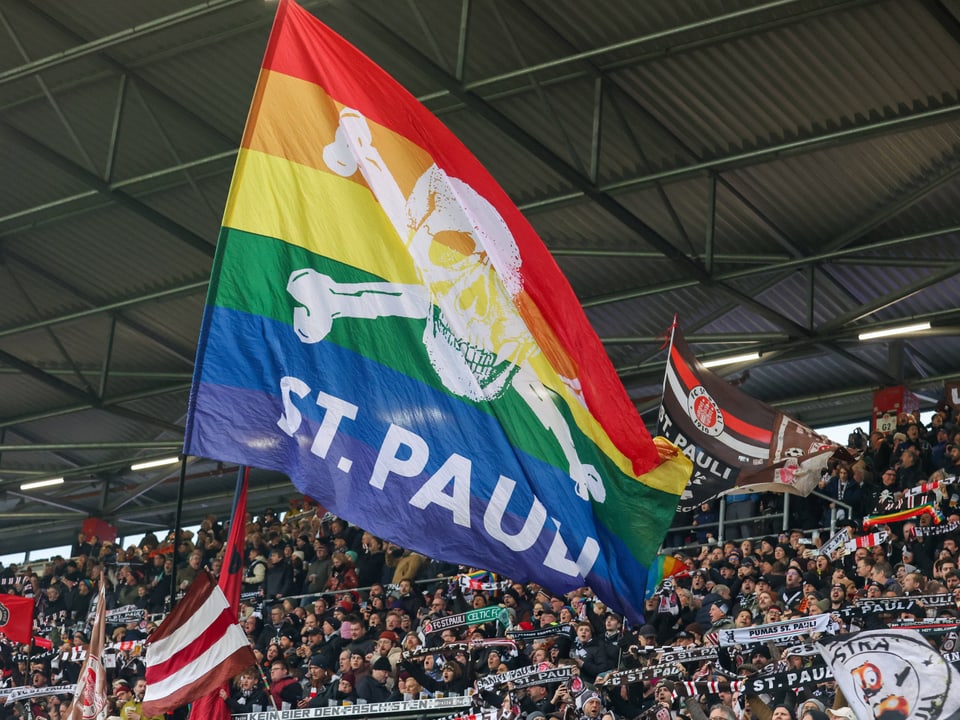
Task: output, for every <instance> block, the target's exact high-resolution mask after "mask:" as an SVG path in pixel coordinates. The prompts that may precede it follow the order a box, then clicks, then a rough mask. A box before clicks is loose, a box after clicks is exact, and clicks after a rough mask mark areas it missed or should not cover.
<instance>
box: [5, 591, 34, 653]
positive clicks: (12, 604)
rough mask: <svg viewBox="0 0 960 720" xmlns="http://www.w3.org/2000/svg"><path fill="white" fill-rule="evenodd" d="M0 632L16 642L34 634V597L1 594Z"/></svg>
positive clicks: (25, 641) (25, 639) (24, 641)
mask: <svg viewBox="0 0 960 720" xmlns="http://www.w3.org/2000/svg"><path fill="white" fill-rule="evenodd" d="M0 633H3V634H4V635H6V636H7V638H8V639H10V640H12V641H13V642H15V643H28V642H30V638H31V637H32V636H33V598H26V597H20V596H19V595H0Z"/></svg>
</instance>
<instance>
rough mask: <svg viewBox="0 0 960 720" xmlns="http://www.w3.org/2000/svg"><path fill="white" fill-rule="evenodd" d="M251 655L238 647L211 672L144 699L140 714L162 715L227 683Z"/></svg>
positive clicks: (145, 715)
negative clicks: (167, 693)
mask: <svg viewBox="0 0 960 720" xmlns="http://www.w3.org/2000/svg"><path fill="white" fill-rule="evenodd" d="M252 657H253V653H252V652H251V651H250V648H248V647H243V648H240V649H239V650H237V651H236V652H234V653H233V654H232V655H230V656H228V657H227V658H226V660H225V661H224V662H222V663H221V664H220V665H218V666H217V667H216V668H215V669H214V670H213V671H212V672H210V673H207V674H206V675H203V676H202V677H200V678H198V679H197V680H195V681H193V682H191V683H187V684H186V685H184V686H182V687H180V688H178V689H177V690H176V691H175V692H172V693H170V694H169V695H165V696H163V697H160V698H156V699H154V700H150V701H144V703H143V707H142V712H141V715H142V716H143V717H148V716H150V715H162V714H164V713H165V712H166V711H167V710H170V709H172V708H177V707H180V706H181V705H186V704H187V703H189V702H191V701H193V700H195V699H196V698H198V697H199V696H201V695H203V694H204V693H205V692H206V691H207V690H208V689H210V688H211V687H219V686H220V685H225V684H227V683H229V682H230V681H231V680H232V679H233V677H234V676H236V675H238V674H239V673H240V672H242V671H243V670H244V669H245V668H247V667H249V666H250V665H251V662H250V658H252Z"/></svg>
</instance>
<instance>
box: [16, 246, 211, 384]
mask: <svg viewBox="0 0 960 720" xmlns="http://www.w3.org/2000/svg"><path fill="white" fill-rule="evenodd" d="M0 253H2V255H3V257H5V258H7V259H11V260H13V261H15V262H16V263H18V264H20V265H23V266H24V267H26V268H27V269H29V270H30V271H31V272H32V273H34V274H36V275H38V276H40V277H42V278H43V279H44V280H46V281H47V282H49V283H51V284H53V285H55V286H57V287H59V288H60V289H62V290H65V291H66V292H69V293H70V294H72V295H73V296H74V297H76V298H78V299H79V300H80V301H81V302H83V303H84V304H86V305H90V306H91V307H99V308H108V306H109V305H112V303H108V304H107V305H105V306H101V305H98V301H96V300H94V299H92V298H90V297H88V296H87V295H86V293H84V292H83V291H81V290H80V289H79V288H77V287H76V286H75V285H73V284H72V283H68V282H67V281H65V280H63V279H62V278H60V277H57V276H56V275H54V274H53V273H51V272H50V271H49V270H47V269H46V268H44V267H42V266H40V265H38V264H37V263H35V262H33V261H32V260H29V259H27V258H25V257H22V256H20V255H17V254H15V253H11V252H10V251H9V250H0ZM208 283H209V278H205V279H203V280H198V281H197V282H195V283H188V284H187V285H177V286H175V287H173V288H168V289H165V290H159V291H157V293H158V294H157V296H156V297H153V298H151V297H149V295H151V294H152V293H151V294H148V295H147V296H143V295H141V296H137V297H139V298H142V299H143V300H144V301H145V302H149V301H152V300H160V299H163V298H165V297H169V296H173V295H180V294H181V293H188V292H195V291H197V290H202V289H204V288H205V287H206V285H207V284H208ZM167 293H169V295H168V294H167ZM119 302H121V303H123V302H126V301H124V300H121V301H119ZM121 309H122V306H118V307H114V308H110V309H105V310H101V311H102V312H113V313H115V315H114V317H116V319H117V320H118V321H119V322H120V323H122V324H123V325H124V326H125V327H127V328H129V329H130V330H132V331H133V332H135V333H136V334H137V335H139V336H141V337H143V338H145V339H146V340H149V341H150V342H151V343H153V344H154V345H155V346H156V347H157V349H159V350H160V351H162V352H164V353H166V354H167V355H170V356H172V357H174V358H176V359H177V360H180V361H182V362H184V363H185V364H186V365H187V366H188V367H192V366H193V360H194V353H193V349H192V348H190V349H187V348H177V347H176V346H175V345H174V343H172V342H171V341H170V340H169V339H167V338H162V337H160V336H159V335H157V333H155V332H154V331H153V330H151V329H150V328H148V327H146V326H145V325H143V324H142V323H140V322H138V321H136V320H134V319H132V318H130V317H127V316H126V315H124V314H123V313H121V312H118V311H119V310H121ZM78 312H79V313H83V312H84V311H82V310H81V311H78ZM70 315H72V313H71V314H70ZM61 317H62V316H61ZM69 319H77V318H69ZM40 322H44V321H43V320H41V321H40ZM58 322H59V321H58ZM28 324H29V323H28ZM18 327H21V328H22V327H23V326H22V325H21V326H18ZM31 329H32V328H31Z"/></svg>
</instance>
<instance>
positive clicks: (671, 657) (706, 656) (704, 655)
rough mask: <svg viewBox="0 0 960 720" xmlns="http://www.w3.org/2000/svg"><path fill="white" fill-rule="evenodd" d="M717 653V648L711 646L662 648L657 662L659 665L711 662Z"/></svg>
mask: <svg viewBox="0 0 960 720" xmlns="http://www.w3.org/2000/svg"><path fill="white" fill-rule="evenodd" d="M717 652H718V651H717V648H716V647H714V646H712V645H705V646H704V647H690V648H663V652H662V653H661V655H660V658H659V660H660V662H661V663H676V662H680V663H683V662H694V661H697V660H713V659H715V658H716V657H717Z"/></svg>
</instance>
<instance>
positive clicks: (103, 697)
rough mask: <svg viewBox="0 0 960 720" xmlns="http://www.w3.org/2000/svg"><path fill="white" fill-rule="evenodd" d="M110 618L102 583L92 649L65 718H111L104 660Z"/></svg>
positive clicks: (88, 719) (98, 594) (91, 640)
mask: <svg viewBox="0 0 960 720" xmlns="http://www.w3.org/2000/svg"><path fill="white" fill-rule="evenodd" d="M106 615H107V598H106V591H105V586H104V584H103V581H102V580H101V582H100V591H99V592H98V593H97V615H96V619H95V620H94V621H93V626H92V627H91V629H90V646H89V649H88V650H87V655H86V658H85V659H84V661H83V666H82V667H81V668H80V677H79V678H78V679H77V687H76V690H74V693H73V702H72V703H71V704H70V710H69V713H68V714H64V716H63V717H65V718H67V719H68V720H106V718H107V715H109V712H108V710H109V708H108V706H107V670H106V668H105V667H104V666H103V662H102V661H101V656H102V655H103V645H104V640H105V639H106V624H107V621H106Z"/></svg>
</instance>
